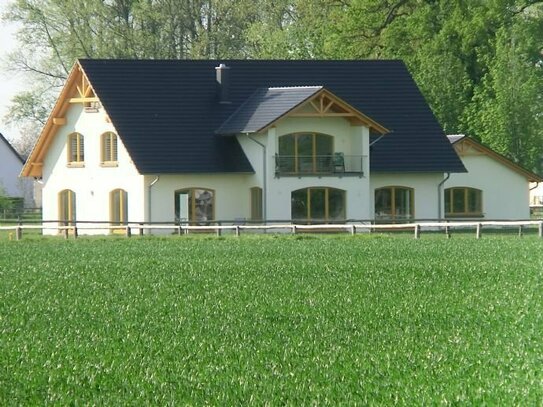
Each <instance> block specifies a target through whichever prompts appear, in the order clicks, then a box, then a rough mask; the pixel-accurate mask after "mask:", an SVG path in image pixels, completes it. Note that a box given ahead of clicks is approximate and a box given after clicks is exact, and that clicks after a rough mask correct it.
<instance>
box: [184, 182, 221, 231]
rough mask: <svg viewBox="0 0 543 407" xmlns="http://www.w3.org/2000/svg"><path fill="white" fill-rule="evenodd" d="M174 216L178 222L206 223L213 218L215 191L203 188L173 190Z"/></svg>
mask: <svg viewBox="0 0 543 407" xmlns="http://www.w3.org/2000/svg"><path fill="white" fill-rule="evenodd" d="M174 196H175V218H176V220H177V221H178V222H190V223H196V224H201V225H207V224H208V223H209V222H210V221H212V220H214V219H215V192H214V191H213V190H211V189H205V188H185V189H179V190H177V191H175V194H174Z"/></svg>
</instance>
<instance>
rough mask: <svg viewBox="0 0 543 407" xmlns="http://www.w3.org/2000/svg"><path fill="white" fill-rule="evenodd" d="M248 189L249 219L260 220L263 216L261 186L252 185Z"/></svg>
mask: <svg viewBox="0 0 543 407" xmlns="http://www.w3.org/2000/svg"><path fill="white" fill-rule="evenodd" d="M250 191H251V220H252V221H262V220H263V217H264V214H263V212H264V205H263V201H262V199H263V193H262V192H263V191H262V188H260V187H252V188H251V190H250Z"/></svg>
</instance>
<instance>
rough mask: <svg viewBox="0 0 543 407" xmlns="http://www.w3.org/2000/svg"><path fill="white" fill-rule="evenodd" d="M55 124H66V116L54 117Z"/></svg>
mask: <svg viewBox="0 0 543 407" xmlns="http://www.w3.org/2000/svg"><path fill="white" fill-rule="evenodd" d="M53 124H54V125H56V126H64V125H65V124H66V118H65V117H53Z"/></svg>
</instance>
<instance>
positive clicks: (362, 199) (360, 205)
mask: <svg viewBox="0 0 543 407" xmlns="http://www.w3.org/2000/svg"><path fill="white" fill-rule="evenodd" d="M296 132H317V133H324V134H328V135H331V136H333V137H334V151H335V152H343V153H344V154H345V155H362V156H364V157H363V170H364V175H363V176H362V175H360V176H359V175H354V176H353V175H343V176H341V177H340V176H339V175H337V174H332V175H322V176H305V175H304V176H301V177H298V176H279V177H278V176H276V174H275V154H276V152H277V151H278V144H279V141H278V140H279V137H280V136H282V135H285V134H290V133H296ZM253 138H254V139H256V140H257V141H259V142H260V143H262V144H264V145H265V146H266V152H265V154H266V190H267V191H266V218H267V219H268V220H270V221H277V220H290V219H291V193H292V191H295V190H298V189H301V188H308V187H331V188H337V189H342V190H345V191H346V203H345V205H346V217H347V219H368V218H369V216H370V209H371V208H370V205H369V201H368V196H369V177H368V175H369V157H368V151H369V130H368V128H367V127H364V126H354V125H351V123H350V122H349V121H348V120H346V119H343V118H329V117H328V118H315V119H314V118H311V119H308V118H285V119H284V120H282V121H280V122H279V123H278V124H277V126H275V127H272V128H270V129H269V130H268V131H267V132H266V134H259V135H255V136H254V137H253ZM238 140H239V142H240V144H241V146H242V148H243V150H244V151H245V153H246V155H247V157H248V159H249V161H250V162H251V164H252V166H253V168H254V169H255V171H256V175H255V178H254V179H255V182H256V185H257V186H260V187H263V177H262V176H261V173H262V167H263V160H264V158H263V151H262V148H261V147H260V146H259V145H258V144H257V143H255V142H254V141H253V140H251V139H250V138H249V137H248V136H246V135H240V136H238Z"/></svg>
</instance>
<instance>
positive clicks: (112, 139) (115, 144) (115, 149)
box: [100, 131, 119, 167]
mask: <svg viewBox="0 0 543 407" xmlns="http://www.w3.org/2000/svg"><path fill="white" fill-rule="evenodd" d="M108 143H109V157H108V156H107V155H108V154H107V148H106V147H107V144H108ZM100 150H101V151H100V158H101V160H100V165H101V166H102V167H117V166H118V165H119V162H118V160H119V139H118V136H117V134H115V133H113V132H112V131H108V132H105V133H103V134H102V136H101V137H100Z"/></svg>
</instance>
